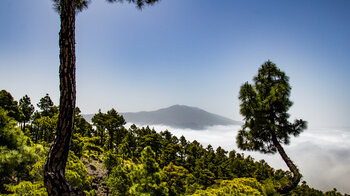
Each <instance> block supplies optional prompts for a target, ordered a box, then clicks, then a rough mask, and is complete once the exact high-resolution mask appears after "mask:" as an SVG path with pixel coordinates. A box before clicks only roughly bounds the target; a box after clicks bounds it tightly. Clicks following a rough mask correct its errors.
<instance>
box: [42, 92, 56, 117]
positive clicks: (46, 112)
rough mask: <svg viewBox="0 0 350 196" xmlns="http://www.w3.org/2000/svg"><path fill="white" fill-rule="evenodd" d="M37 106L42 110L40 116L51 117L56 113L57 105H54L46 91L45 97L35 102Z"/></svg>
mask: <svg viewBox="0 0 350 196" xmlns="http://www.w3.org/2000/svg"><path fill="white" fill-rule="evenodd" d="M37 106H38V107H39V108H40V110H41V111H42V112H41V115H42V116H49V117H53V116H54V115H55V114H57V113H58V107H57V106H55V105H54V103H53V101H52V100H51V97H50V96H49V94H48V93H46V95H45V97H42V98H41V99H40V102H39V103H38V104H37Z"/></svg>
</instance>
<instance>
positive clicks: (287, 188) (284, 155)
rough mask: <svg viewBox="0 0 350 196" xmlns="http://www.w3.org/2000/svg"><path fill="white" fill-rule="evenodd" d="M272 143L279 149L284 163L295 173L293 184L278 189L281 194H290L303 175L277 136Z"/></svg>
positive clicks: (274, 136)
mask: <svg viewBox="0 0 350 196" xmlns="http://www.w3.org/2000/svg"><path fill="white" fill-rule="evenodd" d="M272 142H273V145H274V146H275V147H276V148H277V150H278V152H279V154H280V155H281V157H282V159H283V160H284V162H285V163H286V164H287V166H288V168H289V169H290V171H291V172H292V173H293V179H292V183H290V184H287V185H285V186H283V187H280V188H278V189H277V191H278V192H279V193H288V192H289V191H291V190H293V189H294V188H295V187H296V186H298V184H299V182H300V178H301V174H300V173H299V170H298V168H297V166H296V165H294V163H293V161H292V160H291V159H290V158H289V157H288V155H287V153H286V152H285V151H284V149H283V147H282V146H281V144H280V143H279V142H278V140H277V138H276V135H275V134H273V135H272Z"/></svg>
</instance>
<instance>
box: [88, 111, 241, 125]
mask: <svg viewBox="0 0 350 196" xmlns="http://www.w3.org/2000/svg"><path fill="white" fill-rule="evenodd" d="M121 114H122V115H123V116H124V118H125V120H126V122H130V123H135V124H138V125H167V126H171V127H174V128H189V129H196V130H202V129H205V128H206V127H208V126H214V125H241V124H242V123H241V122H239V121H235V120H232V119H229V118H226V117H223V116H220V115H217V114H213V113H209V112H207V111H204V110H202V109H199V108H196V107H189V106H184V105H174V106H171V107H168V108H163V109H159V110H156V111H149V112H127V113H121ZM83 116H84V118H85V119H87V120H88V121H89V122H91V118H92V117H93V114H90V115H83Z"/></svg>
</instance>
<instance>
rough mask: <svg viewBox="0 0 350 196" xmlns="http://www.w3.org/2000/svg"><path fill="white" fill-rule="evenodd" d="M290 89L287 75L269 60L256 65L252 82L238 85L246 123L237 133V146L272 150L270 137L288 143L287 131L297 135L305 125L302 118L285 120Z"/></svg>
mask: <svg viewBox="0 0 350 196" xmlns="http://www.w3.org/2000/svg"><path fill="white" fill-rule="evenodd" d="M290 89H291V87H290V85H289V79H288V76H286V75H285V73H284V72H282V71H280V70H279V69H278V68H277V67H276V65H275V64H274V63H272V62H271V61H267V62H266V63H264V64H263V65H262V67H261V68H260V69H259V73H258V75H257V76H255V77H254V85H251V84H249V83H248V82H247V83H245V84H244V85H243V86H241V90H240V93H239V99H240V100H241V110H240V111H241V114H242V115H243V116H244V120H245V123H244V125H243V126H242V130H240V131H239V133H238V136H237V144H238V147H239V148H241V149H243V150H258V151H261V152H264V153H275V152H276V151H277V149H276V146H275V145H274V144H273V142H272V141H271V140H272V139H271V138H274V137H276V139H277V140H278V142H279V143H282V144H289V141H290V136H289V135H294V136H297V135H299V134H300V133H301V132H302V131H303V130H304V129H305V128H306V122H305V121H303V120H296V121H295V122H294V123H290V122H288V118H289V116H290V115H289V114H288V110H289V108H290V107H291V106H292V102H291V101H290V100H289V95H290Z"/></svg>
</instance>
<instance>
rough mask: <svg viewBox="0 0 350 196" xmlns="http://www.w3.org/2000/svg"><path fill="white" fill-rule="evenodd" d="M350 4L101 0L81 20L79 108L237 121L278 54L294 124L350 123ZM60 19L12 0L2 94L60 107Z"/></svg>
mask: <svg viewBox="0 0 350 196" xmlns="http://www.w3.org/2000/svg"><path fill="white" fill-rule="evenodd" d="M349 10H350V1H348V0H336V1H333V0H328V1H325V0H309V1H305V0H298V1H297V0H296V1H279V0H264V1H262V0H250V1H244V0H240V1H235V0H220V1H212V0H162V1H160V2H159V3H157V4H156V5H154V6H152V7H146V8H145V9H143V10H142V11H140V10H137V9H136V8H135V6H134V5H129V4H127V3H124V4H119V3H116V4H109V3H106V2H105V1H103V0H92V3H91V4H90V6H89V9H87V10H85V11H83V12H82V13H79V14H78V15H77V19H76V51H77V106H79V107H80V108H81V110H82V112H83V113H95V112H97V111H98V109H99V108H101V109H102V110H103V111H106V110H108V109H111V108H112V107H114V108H116V109H117V110H118V111H120V112H133V111H140V110H154V109H159V108H162V107H167V106H170V105H174V104H183V105H190V106H196V107H200V108H202V109H205V110H207V111H209V112H213V113H217V114H220V115H223V116H226V117H230V118H232V119H235V120H242V117H241V116H240V115H239V101H238V98H237V97H238V92H239V87H240V86H241V85H242V84H243V83H244V82H246V81H251V80H252V78H253V76H255V75H256V74H257V71H258V68H259V67H260V66H261V64H262V63H264V62H265V61H266V60H268V59H270V60H271V61H273V62H274V63H276V64H277V66H278V67H279V68H280V69H281V70H283V71H285V72H286V74H287V75H288V76H290V83H291V86H292V95H291V99H292V101H293V102H294V106H293V107H292V109H291V114H292V118H295V117H297V118H303V119H304V120H307V121H308V122H309V127H350V117H349V116H350V104H349V100H350V87H349V86H348V85H349V84H350V77H349V74H350V65H349V63H350V54H349V52H350V12H349ZM59 24H60V22H59V16H58V14H57V13H56V12H55V11H54V10H53V9H52V1H50V0H30V1H23V0H22V1H21V0H2V2H1V6H0V70H1V71H0V89H6V90H8V91H10V92H11V93H12V94H13V96H14V97H15V99H17V100H18V99H19V98H21V97H22V96H23V95H25V94H28V95H29V96H30V97H31V98H32V102H33V103H35V104H36V103H37V102H38V100H39V99H40V98H41V97H43V96H44V95H45V94H46V93H49V94H50V96H51V97H52V98H53V100H54V102H55V104H57V105H58V97H59V88H58V85H59V84H58V66H59V59H58V52H59V49H58V32H59Z"/></svg>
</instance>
